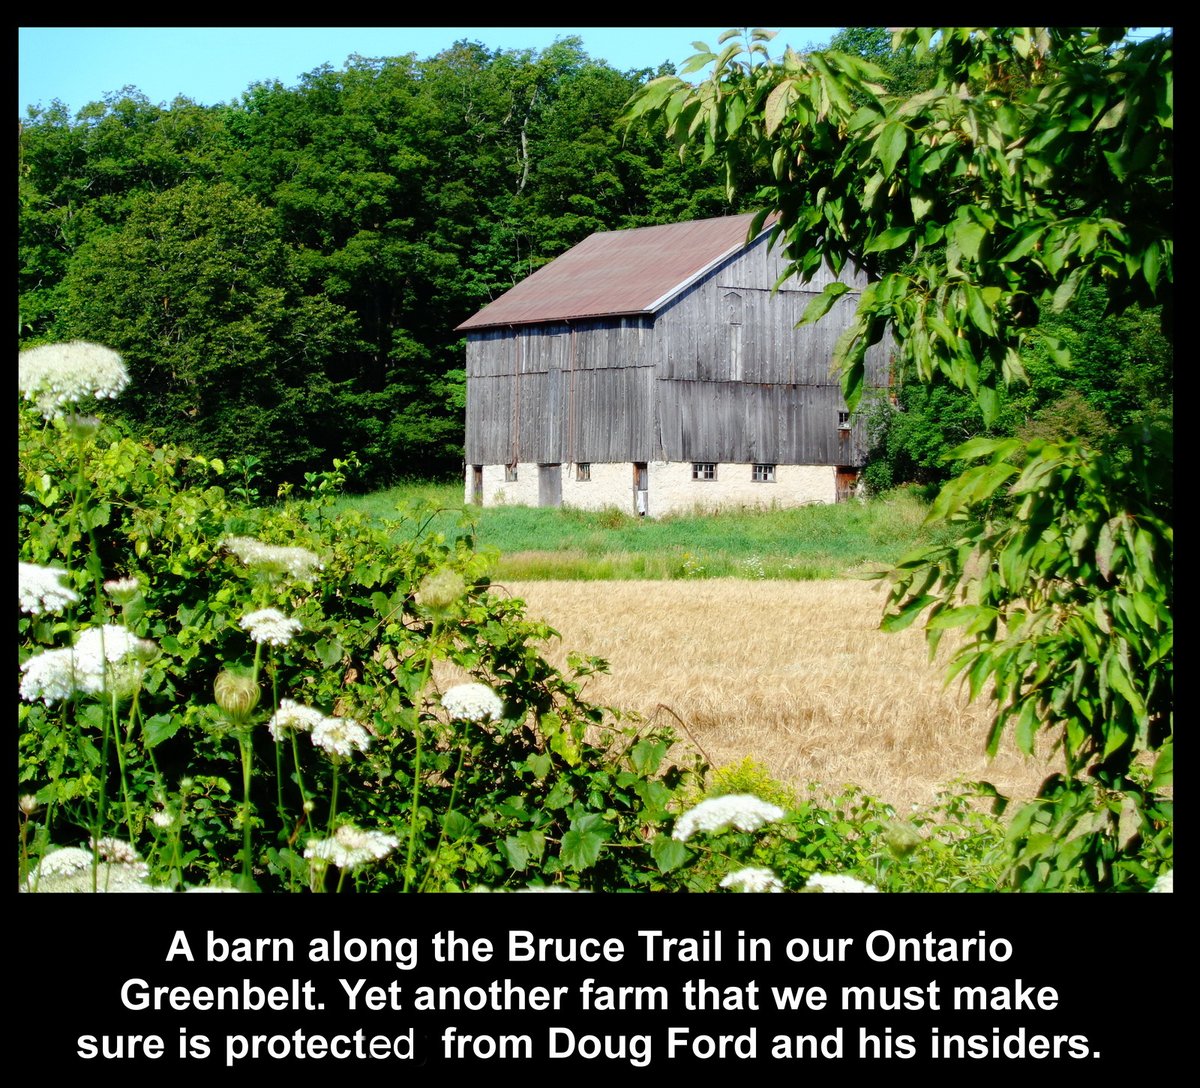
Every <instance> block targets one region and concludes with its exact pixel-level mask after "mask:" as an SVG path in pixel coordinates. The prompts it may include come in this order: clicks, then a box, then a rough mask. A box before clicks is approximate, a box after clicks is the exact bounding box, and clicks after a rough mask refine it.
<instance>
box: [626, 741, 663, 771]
mask: <svg viewBox="0 0 1200 1088" xmlns="http://www.w3.org/2000/svg"><path fill="white" fill-rule="evenodd" d="M667 748H668V744H667V742H666V741H665V740H659V741H651V740H640V741H638V742H637V744H635V745H634V746H633V748H632V749H631V750H630V753H629V761H630V763H632V764H633V769H634V770H635V771H637V773H638V774H641V775H650V774H653V773H654V772H655V771H657V770H658V768H659V766H660V764H661V763H662V761H663V759H664V757H665V756H666V754H667Z"/></svg>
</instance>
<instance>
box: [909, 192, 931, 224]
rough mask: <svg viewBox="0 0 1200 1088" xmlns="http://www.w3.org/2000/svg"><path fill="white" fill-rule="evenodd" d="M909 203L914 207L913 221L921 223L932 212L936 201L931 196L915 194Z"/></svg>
mask: <svg viewBox="0 0 1200 1088" xmlns="http://www.w3.org/2000/svg"><path fill="white" fill-rule="evenodd" d="M909 203H910V204H911V205H912V213H913V219H914V220H916V221H917V222H920V221H921V220H922V219H924V218H925V216H927V215H928V214H929V213H930V211H932V209H933V206H934V200H933V197H931V196H925V195H924V194H922V193H919V192H917V193H913V194H912V196H910V197H909Z"/></svg>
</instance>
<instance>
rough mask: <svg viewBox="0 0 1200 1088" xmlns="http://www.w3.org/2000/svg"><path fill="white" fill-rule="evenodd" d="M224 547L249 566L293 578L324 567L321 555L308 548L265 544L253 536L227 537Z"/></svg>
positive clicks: (307, 575)
mask: <svg viewBox="0 0 1200 1088" xmlns="http://www.w3.org/2000/svg"><path fill="white" fill-rule="evenodd" d="M224 547H225V550H226V551H230V552H232V553H233V554H234V555H236V556H237V557H238V559H240V560H241V561H242V562H243V563H245V564H246V566H248V567H257V568H259V569H262V570H268V571H273V572H275V573H276V574H289V575H291V576H292V577H293V578H311V577H312V574H313V571H317V570H321V569H322V566H321V558H320V556H318V555H317V554H316V553H315V552H310V551H309V550H308V549H307V548H294V547H286V546H284V545H280V544H264V543H263V542H262V541H261V540H255V539H254V537H252V536H231V537H226V539H225V541H224Z"/></svg>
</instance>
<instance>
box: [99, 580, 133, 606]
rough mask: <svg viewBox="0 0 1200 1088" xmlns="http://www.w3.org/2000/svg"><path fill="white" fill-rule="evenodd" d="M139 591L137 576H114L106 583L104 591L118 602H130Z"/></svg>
mask: <svg viewBox="0 0 1200 1088" xmlns="http://www.w3.org/2000/svg"><path fill="white" fill-rule="evenodd" d="M137 591H138V580H137V579H136V578H112V579H110V580H109V581H107V582H105V583H104V592H105V593H107V594H108V595H109V596H110V597H111V598H112V599H113V600H114V601H116V602H117V604H129V602H130V601H132V600H133V599H134V598H135V597H136V596H137Z"/></svg>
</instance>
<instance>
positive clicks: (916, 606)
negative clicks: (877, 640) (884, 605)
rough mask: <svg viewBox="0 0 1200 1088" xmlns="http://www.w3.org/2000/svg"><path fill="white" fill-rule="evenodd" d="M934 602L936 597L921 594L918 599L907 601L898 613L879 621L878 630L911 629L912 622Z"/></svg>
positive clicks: (890, 614)
mask: <svg viewBox="0 0 1200 1088" xmlns="http://www.w3.org/2000/svg"><path fill="white" fill-rule="evenodd" d="M936 600H937V598H936V597H932V596H930V595H929V594H922V595H921V596H920V597H917V598H915V599H914V600H911V601H909V602H908V603H907V604H905V605H904V606H903V607H902V608H901V609H900V610H899V611H898V612H889V613H887V614H886V615H885V616H884V617H883V619H882V620H880V621H879V629H880V630H881V631H903V630H904V629H905V628H906V627H911V626H912V623H913V620H915V619H916V618H917V617H918V616H919V615H920V614H921V613H922V612H924V611H925V609H926V608H928V607H929V606H930V605H931V604H933V603H934V602H935V601H936Z"/></svg>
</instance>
